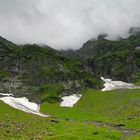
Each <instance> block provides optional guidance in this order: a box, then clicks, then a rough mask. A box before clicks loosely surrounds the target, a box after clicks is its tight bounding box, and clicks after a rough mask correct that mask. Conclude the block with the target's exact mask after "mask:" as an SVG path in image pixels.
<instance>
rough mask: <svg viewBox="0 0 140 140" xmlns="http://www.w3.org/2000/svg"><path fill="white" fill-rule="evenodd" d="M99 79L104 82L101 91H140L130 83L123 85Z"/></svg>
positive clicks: (118, 82) (123, 83)
mask: <svg viewBox="0 0 140 140" xmlns="http://www.w3.org/2000/svg"><path fill="white" fill-rule="evenodd" d="M101 79H102V80H103V81H104V82H105V84H104V87H105V88H103V89H102V91H110V90H115V89H140V87H139V86H136V85H134V84H131V83H125V82H122V81H112V80H111V79H105V78H103V77H101Z"/></svg>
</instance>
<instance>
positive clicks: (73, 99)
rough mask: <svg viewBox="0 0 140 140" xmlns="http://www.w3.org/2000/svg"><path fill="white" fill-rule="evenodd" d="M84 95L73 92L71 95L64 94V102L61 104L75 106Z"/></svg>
mask: <svg viewBox="0 0 140 140" xmlns="http://www.w3.org/2000/svg"><path fill="white" fill-rule="evenodd" d="M81 97H82V95H80V94H73V95H70V96H64V97H62V100H63V101H62V102H61V104H60V106H62V107H73V106H74V104H76V103H77V102H78V101H79V100H80V98H81Z"/></svg>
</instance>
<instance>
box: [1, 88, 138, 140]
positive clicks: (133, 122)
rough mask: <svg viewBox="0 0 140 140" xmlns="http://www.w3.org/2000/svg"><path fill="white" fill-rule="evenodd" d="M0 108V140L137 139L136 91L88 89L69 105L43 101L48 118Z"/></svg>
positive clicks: (42, 110)
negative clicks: (71, 105)
mask: <svg viewBox="0 0 140 140" xmlns="http://www.w3.org/2000/svg"><path fill="white" fill-rule="evenodd" d="M0 107H1V109H0V140H140V90H115V91H107V92H101V91H99V90H92V89H88V90H86V92H84V93H83V96H82V98H81V99H80V101H79V102H78V103H77V104H76V105H75V106H74V107H73V108H62V107H60V105H59V103H48V102H45V103H43V104H42V105H41V112H43V113H46V114H50V115H51V117H49V118H43V117H40V116H36V115H32V114H27V113H24V112H21V111H19V110H16V109H13V108H11V107H10V106H8V105H6V104H4V103H3V102H0Z"/></svg>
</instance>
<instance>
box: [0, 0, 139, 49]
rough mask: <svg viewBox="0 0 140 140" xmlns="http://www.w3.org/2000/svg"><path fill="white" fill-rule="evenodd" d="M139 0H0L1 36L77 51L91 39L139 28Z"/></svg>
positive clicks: (22, 42)
mask: <svg viewBox="0 0 140 140" xmlns="http://www.w3.org/2000/svg"><path fill="white" fill-rule="evenodd" d="M139 5H140V1H139V0H116V1H113V0H100V1H99V0H11V1H10V0H0V35H1V36H3V37H5V38H7V39H9V40H11V41H13V42H15V43H18V44H25V43H39V44H46V45H49V46H51V47H53V48H55V49H69V48H71V49H78V48H80V47H82V44H83V43H84V42H85V41H87V40H88V39H91V38H96V37H97V36H98V35H99V34H101V33H107V34H108V35H109V36H108V37H109V39H115V38H116V37H118V36H121V37H126V36H127V35H128V31H129V29H130V28H131V27H132V26H135V27H139V26H140V6H139Z"/></svg>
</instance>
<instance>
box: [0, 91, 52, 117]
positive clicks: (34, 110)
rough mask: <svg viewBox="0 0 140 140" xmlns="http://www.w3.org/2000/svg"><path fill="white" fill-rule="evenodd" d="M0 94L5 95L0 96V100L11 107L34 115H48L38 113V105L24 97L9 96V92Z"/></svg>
mask: <svg viewBox="0 0 140 140" xmlns="http://www.w3.org/2000/svg"><path fill="white" fill-rule="evenodd" d="M0 95H2V96H6V97H2V98H0V100H1V101H3V102H4V103H6V104H8V105H9V106H11V107H13V108H16V109H19V110H21V111H24V112H26V113H31V114H36V115H39V116H42V117H48V116H49V115H45V114H42V113H40V111H39V110H40V105H38V104H36V103H32V102H30V101H29V100H28V99H27V98H25V97H23V98H14V97H11V96H12V95H11V94H8V95H7V94H3V93H0Z"/></svg>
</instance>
